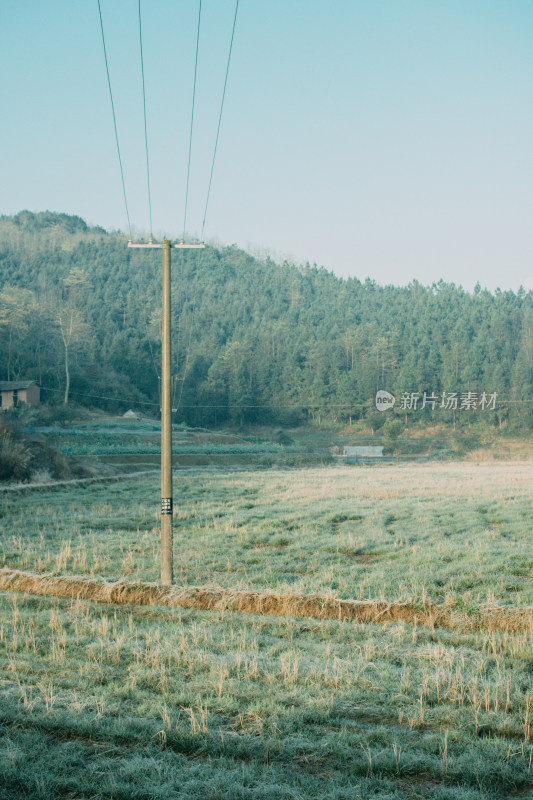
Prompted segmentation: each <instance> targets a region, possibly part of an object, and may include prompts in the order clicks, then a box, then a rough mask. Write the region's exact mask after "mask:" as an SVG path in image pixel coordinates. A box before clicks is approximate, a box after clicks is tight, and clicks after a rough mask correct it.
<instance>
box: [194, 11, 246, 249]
mask: <svg viewBox="0 0 533 800" xmlns="http://www.w3.org/2000/svg"><path fill="white" fill-rule="evenodd" d="M238 10H239V0H236V3H235V15H234V17H233V28H232V31H231V41H230V46H229V53H228V63H227V65H226V77H225V79H224V90H223V92H222V101H221V103H220V113H219V115H218V127H217V135H216V138H215V148H214V151H213V161H212V162H211V173H210V175H209V186H208V188H207V198H206V201H205V209H204V217H203V220H202V233H201V235H200V238H201V239H202V241H203V238H204V229H205V220H206V217H207V207H208V205H209V198H210V196H211V184H212V182H213V171H214V169H215V159H216V155H217V148H218V139H219V136H220V124H221V122H222V112H223V110H224V100H225V97H226V87H227V85H228V74H229V66H230V61H231V53H232V50H233V39H234V37H235V25H236V23H237V12H238Z"/></svg>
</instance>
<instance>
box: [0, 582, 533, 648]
mask: <svg viewBox="0 0 533 800" xmlns="http://www.w3.org/2000/svg"><path fill="white" fill-rule="evenodd" d="M0 589H2V590H4V591H12V592H23V593H27V594H36V595H42V596H44V597H65V598H73V599H82V600H92V601H94V602H98V603H130V604H135V605H150V606H153V605H160V606H166V607H170V608H175V607H181V608H197V609H199V610H204V611H205V610H208V611H237V612H240V613H245V614H263V615H264V614H270V615H274V616H278V617H283V616H291V617H314V618H315V619H338V620H353V621H356V622H361V623H371V624H375V623H385V622H406V623H409V624H419V625H425V626H429V627H439V628H452V629H458V630H465V631H473V630H495V631H508V632H510V633H517V632H525V631H531V632H533V608H530V607H527V608H503V607H492V608H473V609H470V610H468V611H457V610H455V609H454V608H453V606H450V605H437V604H427V605H424V606H416V605H414V604H412V603H387V602H384V601H379V600H340V599H338V598H335V597H332V596H323V595H300V594H276V593H275V592H258V591H233V590H231V589H221V588H216V587H215V588H210V587H201V586H187V587H183V586H181V587H180V586H161V585H160V584H156V583H128V582H126V581H122V580H121V581H117V582H113V583H111V582H108V581H103V580H97V579H93V578H83V577H78V576H55V575H38V574H35V573H31V572H22V571H20V570H14V569H9V568H7V567H3V568H1V569H0Z"/></svg>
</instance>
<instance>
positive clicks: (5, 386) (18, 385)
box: [0, 381, 36, 392]
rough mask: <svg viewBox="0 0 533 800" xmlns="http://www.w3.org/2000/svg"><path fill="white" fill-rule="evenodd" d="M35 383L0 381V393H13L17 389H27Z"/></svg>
mask: <svg viewBox="0 0 533 800" xmlns="http://www.w3.org/2000/svg"><path fill="white" fill-rule="evenodd" d="M34 384H36V381H0V392H13V391H18V390H19V389H29V388H30V386H33V385H34Z"/></svg>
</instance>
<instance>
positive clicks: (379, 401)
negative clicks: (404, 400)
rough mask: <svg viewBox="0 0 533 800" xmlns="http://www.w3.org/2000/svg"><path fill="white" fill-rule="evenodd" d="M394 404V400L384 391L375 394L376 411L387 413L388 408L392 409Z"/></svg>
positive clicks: (392, 396) (391, 395)
mask: <svg viewBox="0 0 533 800" xmlns="http://www.w3.org/2000/svg"><path fill="white" fill-rule="evenodd" d="M395 402H396V398H395V397H394V395H393V394H391V393H390V392H386V391H385V389H380V390H379V392H377V393H376V408H377V410H378V411H388V410H389V408H392V407H393V405H394V403H395Z"/></svg>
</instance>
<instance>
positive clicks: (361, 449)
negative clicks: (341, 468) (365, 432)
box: [342, 445, 383, 464]
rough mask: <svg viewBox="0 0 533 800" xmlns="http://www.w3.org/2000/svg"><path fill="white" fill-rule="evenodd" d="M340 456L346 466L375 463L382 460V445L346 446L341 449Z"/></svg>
mask: <svg viewBox="0 0 533 800" xmlns="http://www.w3.org/2000/svg"><path fill="white" fill-rule="evenodd" d="M342 455H343V456H344V458H345V460H346V463H347V464H358V463H360V462H361V461H363V462H365V461H375V460H376V459H378V458H383V445H352V446H350V445H347V446H345V447H344V448H343V451H342Z"/></svg>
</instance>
